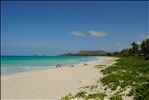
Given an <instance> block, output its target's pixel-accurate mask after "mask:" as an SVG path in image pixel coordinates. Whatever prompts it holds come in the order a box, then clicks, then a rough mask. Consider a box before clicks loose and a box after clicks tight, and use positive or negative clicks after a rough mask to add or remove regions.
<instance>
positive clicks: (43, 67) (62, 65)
mask: <svg viewBox="0 0 149 100" xmlns="http://www.w3.org/2000/svg"><path fill="white" fill-rule="evenodd" d="M47 57H48V56H47ZM99 57H100V56H99ZM104 58H106V57H101V58H99V59H96V60H91V61H81V62H72V63H71V64H69V63H68V64H61V63H57V64H60V65H61V67H67V66H70V65H76V64H84V63H88V62H92V61H98V60H102V59H104ZM68 62H69V61H68ZM28 67H30V66H28ZM38 67H39V68H38ZM41 67H42V68H41ZM2 68H3V67H2ZM30 68H31V69H30V70H22V71H17V72H9V73H3V74H2V73H1V75H0V76H9V75H14V74H19V73H26V72H32V71H38V70H46V69H53V68H56V64H55V65H49V66H48V65H47V66H44V65H43V66H42V65H40V66H37V68H34V67H30Z"/></svg>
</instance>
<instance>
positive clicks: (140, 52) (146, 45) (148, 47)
mask: <svg viewBox="0 0 149 100" xmlns="http://www.w3.org/2000/svg"><path fill="white" fill-rule="evenodd" d="M131 46H132V47H131V48H129V49H128V48H126V49H123V50H122V51H121V52H114V54H111V56H118V57H130V56H133V57H141V56H143V57H144V59H145V60H149V39H146V41H143V42H142V43H141V44H137V43H135V42H133V43H132V44H131Z"/></svg>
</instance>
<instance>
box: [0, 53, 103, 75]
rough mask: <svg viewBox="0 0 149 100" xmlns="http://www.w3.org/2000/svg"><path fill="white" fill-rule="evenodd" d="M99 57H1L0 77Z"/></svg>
mask: <svg viewBox="0 0 149 100" xmlns="http://www.w3.org/2000/svg"><path fill="white" fill-rule="evenodd" d="M102 58H103V57H100V56H98V57H97V56H1V75H8V74H15V73H20V72H26V71H32V70H39V69H47V68H54V67H55V66H56V65H57V64H60V65H61V67H63V66H67V65H71V64H78V63H85V62H88V61H95V60H100V59H102Z"/></svg>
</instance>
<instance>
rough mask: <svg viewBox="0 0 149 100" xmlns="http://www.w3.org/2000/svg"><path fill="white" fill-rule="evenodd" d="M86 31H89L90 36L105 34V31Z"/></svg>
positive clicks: (103, 35)
mask: <svg viewBox="0 0 149 100" xmlns="http://www.w3.org/2000/svg"><path fill="white" fill-rule="evenodd" d="M88 32H89V33H90V36H92V37H105V36H106V35H107V34H106V33H105V32H101V31H94V30H90V31H88Z"/></svg>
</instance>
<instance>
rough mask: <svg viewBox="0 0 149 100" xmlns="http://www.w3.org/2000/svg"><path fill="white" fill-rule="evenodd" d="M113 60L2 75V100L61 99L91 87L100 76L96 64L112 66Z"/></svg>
mask: <svg viewBox="0 0 149 100" xmlns="http://www.w3.org/2000/svg"><path fill="white" fill-rule="evenodd" d="M115 59H116V58H114V57H105V58H104V59H102V60H99V61H92V62H88V63H86V64H88V65H86V66H83V64H76V65H74V67H69V66H65V67H61V68H52V69H45V70H36V71H31V72H24V73H17V74H13V75H7V76H1V98H2V99H3V100H4V99H40V100H43V99H48V100H49V99H50V100H52V99H60V98H61V97H63V96H65V95H67V94H68V93H70V92H71V93H72V94H75V93H77V92H78V91H79V90H78V88H80V87H84V86H89V85H94V84H96V83H97V80H98V79H99V78H101V77H103V74H102V73H100V71H99V69H96V68H95V67H94V66H95V65H100V64H101V65H107V66H109V65H112V64H114V63H115Z"/></svg>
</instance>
